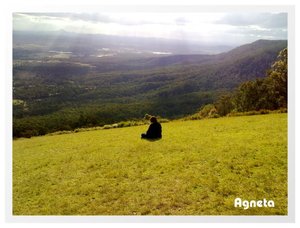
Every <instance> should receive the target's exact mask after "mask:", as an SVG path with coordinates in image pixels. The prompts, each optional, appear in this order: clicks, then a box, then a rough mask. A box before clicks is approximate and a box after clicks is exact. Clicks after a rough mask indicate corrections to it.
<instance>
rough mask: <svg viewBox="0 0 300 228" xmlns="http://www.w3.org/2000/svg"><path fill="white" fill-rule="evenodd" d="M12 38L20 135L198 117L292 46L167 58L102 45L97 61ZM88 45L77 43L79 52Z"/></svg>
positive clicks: (269, 44) (261, 45)
mask: <svg viewBox="0 0 300 228" xmlns="http://www.w3.org/2000/svg"><path fill="white" fill-rule="evenodd" d="M15 36H16V35H15ZM14 40H15V42H14V62H13V99H14V103H13V107H14V110H13V116H14V118H13V121H14V123H13V124H14V136H16V137H22V136H23V137H24V136H25V137H26V136H32V135H41V134H45V133H48V132H53V131H58V130H71V129H75V128H79V127H89V126H98V125H104V124H110V123H114V122H118V121H122V120H128V119H134V118H142V117H143V116H144V114H145V113H151V114H154V115H159V116H163V117H166V118H177V117H182V116H184V115H187V114H191V113H194V112H195V111H196V110H198V109H199V107H201V106H202V105H204V104H208V103H212V102H214V101H216V100H217V98H219V97H220V96H221V95H222V94H223V93H225V92H227V91H232V90H233V89H234V88H236V87H238V86H239V85H240V84H241V83H242V82H245V81H248V80H252V79H256V78H263V77H265V76H266V70H267V69H269V68H270V67H271V65H272V63H273V62H274V61H275V59H276V57H277V55H278V53H279V51H280V50H282V49H284V48H286V46H287V41H269V40H258V41H256V42H254V43H251V44H247V45H243V46H241V47H238V48H235V49H233V50H231V51H229V52H225V53H222V54H216V55H199V54H187V55H174V54H166V55H163V57H162V55H160V54H159V55H156V54H152V55H150V54H145V53H144V54H137V53H135V54H132V53H128V52H122V53H121V54H116V53H115V52H112V51H111V49H109V48H104V47H103V48H102V49H101V53H100V54H101V55H98V56H97V55H96V54H95V53H93V52H92V51H91V52H89V53H86V52H83V54H82V55H80V54H79V53H80V51H77V52H76V53H75V52H74V51H67V50H61V49H59V47H47V48H46V47H45V48H41V46H42V45H41V41H39V42H40V43H37V42H33V41H32V43H30V39H29V40H26V42H24V43H22V42H21V41H20V40H19V39H18V38H17V37H14ZM85 45H86V46H87V45H88V44H85ZM83 46H84V44H83V43H82V42H80V43H79V44H78V49H80V48H81V49H83ZM53 50H54V51H53ZM72 50H73V49H72ZM74 50H75V49H74ZM98 54H99V53H98ZM99 56H100V57H99Z"/></svg>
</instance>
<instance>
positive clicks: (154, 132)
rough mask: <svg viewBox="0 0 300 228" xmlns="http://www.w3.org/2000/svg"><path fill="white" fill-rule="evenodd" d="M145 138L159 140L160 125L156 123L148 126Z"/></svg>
mask: <svg viewBox="0 0 300 228" xmlns="http://www.w3.org/2000/svg"><path fill="white" fill-rule="evenodd" d="M146 137H147V138H150V139H154V138H161V125H160V123H158V122H155V123H152V124H150V126H149V128H148V131H147V133H146Z"/></svg>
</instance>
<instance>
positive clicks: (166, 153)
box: [13, 114, 287, 215]
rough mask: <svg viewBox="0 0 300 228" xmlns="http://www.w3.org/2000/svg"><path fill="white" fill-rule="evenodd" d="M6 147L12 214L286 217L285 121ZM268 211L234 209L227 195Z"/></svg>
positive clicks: (234, 120)
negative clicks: (261, 202)
mask: <svg viewBox="0 0 300 228" xmlns="http://www.w3.org/2000/svg"><path fill="white" fill-rule="evenodd" d="M162 126H163V138H162V139H161V140H159V141H154V142H150V141H146V140H141V139H140V133H142V132H145V131H146V130H147V126H138V127H129V128H118V129H109V130H98V131H88V132H80V133H74V134H65V135H54V136H41V137H34V138H31V139H18V140H14V141H13V214H14V215H286V214H287V114H269V115H258V116H241V117H230V118H219V119H207V120H198V121H174V122H169V123H164V124H162ZM237 197H239V198H242V199H247V200H252V199H254V200H258V199H263V198H266V199H269V200H270V199H271V200H273V201H274V202H275V207H274V208H249V209H248V210H244V209H243V208H235V207H234V206H233V203H234V199H235V198H237Z"/></svg>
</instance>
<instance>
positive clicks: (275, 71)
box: [266, 48, 288, 108]
mask: <svg viewBox="0 0 300 228" xmlns="http://www.w3.org/2000/svg"><path fill="white" fill-rule="evenodd" d="M287 58H288V50H287V48H285V49H283V50H282V51H280V53H279V55H278V57H277V61H276V62H275V63H274V64H273V65H272V67H271V69H270V71H269V72H268V78H267V79H266V80H267V81H268V83H269V85H270V90H271V93H270V95H271V96H272V97H273V99H274V100H275V105H276V106H277V107H276V108H287V93H288V90H287V86H288V85H287V82H288V78H287V77H288V59H287Z"/></svg>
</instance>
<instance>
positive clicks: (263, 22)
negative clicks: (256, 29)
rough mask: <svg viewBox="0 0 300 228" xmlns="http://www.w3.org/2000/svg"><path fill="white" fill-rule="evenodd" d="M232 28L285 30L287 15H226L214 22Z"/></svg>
mask: <svg viewBox="0 0 300 228" xmlns="http://www.w3.org/2000/svg"><path fill="white" fill-rule="evenodd" d="M215 23H218V24H227V25H232V26H251V25H252V26H253V25H256V26H260V27H262V28H286V27H287V13H237V14H227V15H226V16H224V17H223V18H222V19H220V20H218V21H216V22H215Z"/></svg>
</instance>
